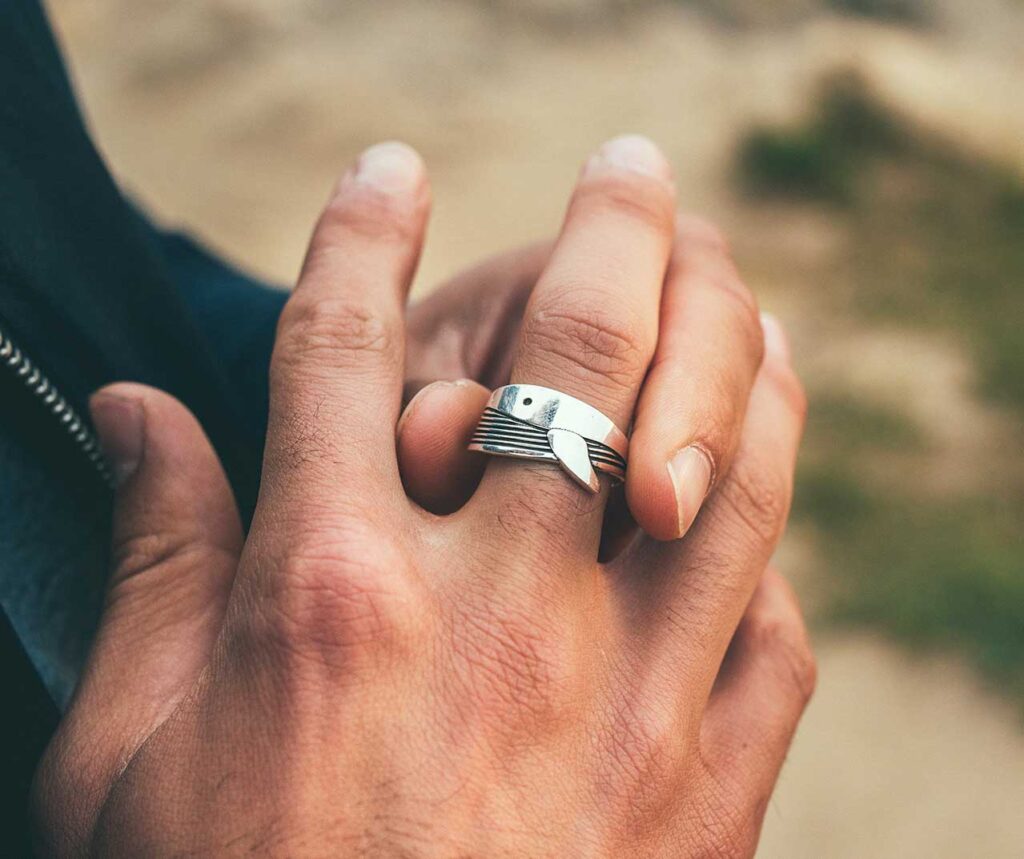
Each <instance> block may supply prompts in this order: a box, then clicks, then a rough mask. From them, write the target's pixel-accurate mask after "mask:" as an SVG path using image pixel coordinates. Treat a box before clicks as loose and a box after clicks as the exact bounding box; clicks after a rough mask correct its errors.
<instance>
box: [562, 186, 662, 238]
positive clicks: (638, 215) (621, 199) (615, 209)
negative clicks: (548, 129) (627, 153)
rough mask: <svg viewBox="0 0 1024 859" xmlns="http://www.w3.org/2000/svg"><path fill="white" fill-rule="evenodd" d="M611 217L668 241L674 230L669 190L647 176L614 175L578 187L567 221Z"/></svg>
mask: <svg viewBox="0 0 1024 859" xmlns="http://www.w3.org/2000/svg"><path fill="white" fill-rule="evenodd" d="M581 215H582V216H586V217H591V216H598V217H601V216H605V215H613V216H616V217H620V218H622V217H624V218H627V219H629V220H630V221H634V222H636V223H638V224H640V225H641V226H642V227H644V228H646V229H649V230H652V231H653V232H655V233H657V234H659V235H661V236H664V237H665V238H666V239H668V238H670V237H671V236H672V234H673V232H674V230H675V206H674V201H673V194H672V191H671V189H670V187H669V186H668V185H667V184H665V183H664V182H662V181H660V180H658V179H655V178H654V177H651V176H644V175H642V174H640V173H632V172H627V171H615V172H612V173H608V174H606V175H604V176H602V177H600V178H595V179H592V180H590V181H587V182H584V183H582V184H581V185H579V186H578V187H577V189H576V191H575V193H574V194H573V199H572V204H571V207H570V217H579V216H581Z"/></svg>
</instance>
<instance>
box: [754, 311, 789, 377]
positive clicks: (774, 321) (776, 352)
mask: <svg viewBox="0 0 1024 859" xmlns="http://www.w3.org/2000/svg"><path fill="white" fill-rule="evenodd" d="M761 330H762V331H763V332H764V353H765V359H766V360H768V359H771V360H774V361H782V362H784V363H786V364H788V363H789V362H790V360H791V358H792V353H791V352H790V346H789V337H788V336H787V335H786V329H785V328H783V327H782V323H781V322H780V321H779V319H778V317H777V316H775V314H773V313H768V312H767V311H765V312H762V313H761Z"/></svg>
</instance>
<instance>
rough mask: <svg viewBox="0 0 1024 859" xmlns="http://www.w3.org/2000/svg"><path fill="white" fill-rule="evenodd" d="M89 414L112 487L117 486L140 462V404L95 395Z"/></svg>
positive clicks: (142, 426)
mask: <svg viewBox="0 0 1024 859" xmlns="http://www.w3.org/2000/svg"><path fill="white" fill-rule="evenodd" d="M89 410H90V411H91V412H92V422H93V425H94V426H95V427H96V433H97V435H98V436H99V439H100V446H101V447H102V448H103V455H104V456H105V457H106V459H107V462H108V464H109V465H110V469H111V471H112V472H113V474H114V482H115V485H117V486H120V485H121V484H122V483H124V482H125V481H126V480H128V479H129V478H130V477H131V476H132V475H133V474H135V472H136V471H138V470H139V464H140V463H141V462H142V454H143V451H144V449H145V436H146V433H145V414H144V412H143V409H142V404H141V403H140V402H139V401H138V400H131V399H128V398H126V397H118V396H116V395H114V394H97V395H96V396H94V397H93V398H92V400H91V401H90V402H89Z"/></svg>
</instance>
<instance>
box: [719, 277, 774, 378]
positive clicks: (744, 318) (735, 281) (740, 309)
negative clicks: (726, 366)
mask: <svg viewBox="0 0 1024 859" xmlns="http://www.w3.org/2000/svg"><path fill="white" fill-rule="evenodd" d="M715 287H716V288H717V289H718V291H719V292H720V293H721V294H722V295H723V296H724V297H725V298H726V299H727V300H728V301H729V302H730V303H731V304H732V307H733V311H734V315H735V317H736V320H737V325H738V329H739V331H740V332H741V333H742V335H743V336H744V337H745V339H746V341H747V342H748V343H750V344H751V345H752V346H753V347H754V351H755V352H756V355H757V359H758V363H760V359H761V356H762V354H763V351H764V333H763V329H762V328H761V308H760V306H759V305H758V303H757V298H756V297H755V296H754V293H753V292H752V291H751V289H750V287H748V286H747V285H746V284H745V283H744V282H743V280H742V279H741V278H740V276H739V274H738V273H737V272H735V271H730V272H728V273H725V274H723V275H721V276H720V277H718V278H716V279H715Z"/></svg>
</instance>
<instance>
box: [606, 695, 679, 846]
mask: <svg viewBox="0 0 1024 859" xmlns="http://www.w3.org/2000/svg"><path fill="white" fill-rule="evenodd" d="M627 685H628V684H627ZM633 692H634V690H629V691H628V692H627V694H628V695H629V696H630V698H631V700H630V701H629V702H623V703H622V705H621V706H619V707H618V708H617V710H616V713H615V715H614V716H613V717H612V718H611V720H610V721H609V723H608V725H607V727H606V730H605V731H604V732H603V736H604V741H603V746H604V748H605V750H606V754H605V767H606V769H607V772H606V773H605V777H604V782H605V784H606V785H607V789H608V794H609V796H610V797H614V798H615V800H616V802H617V804H618V805H619V806H620V813H621V815H622V817H623V818H625V819H627V820H629V821H631V822H632V825H633V826H635V827H637V828H638V829H640V830H644V829H649V826H650V823H651V822H652V821H655V820H659V819H663V818H664V814H665V810H666V806H668V805H669V804H671V803H673V802H675V800H676V799H677V797H678V795H679V787H680V784H679V781H680V779H681V778H683V777H684V775H685V772H686V766H685V764H686V760H685V756H684V751H683V750H684V748H685V744H684V738H683V736H682V733H683V732H682V728H681V726H680V724H679V721H678V719H677V718H676V715H675V713H674V711H671V710H668V709H666V710H665V711H664V712H662V713H659V712H658V710H657V709H656V708H654V707H650V706H647V705H641V704H637V703H635V700H636V696H635V695H634V694H633Z"/></svg>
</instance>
